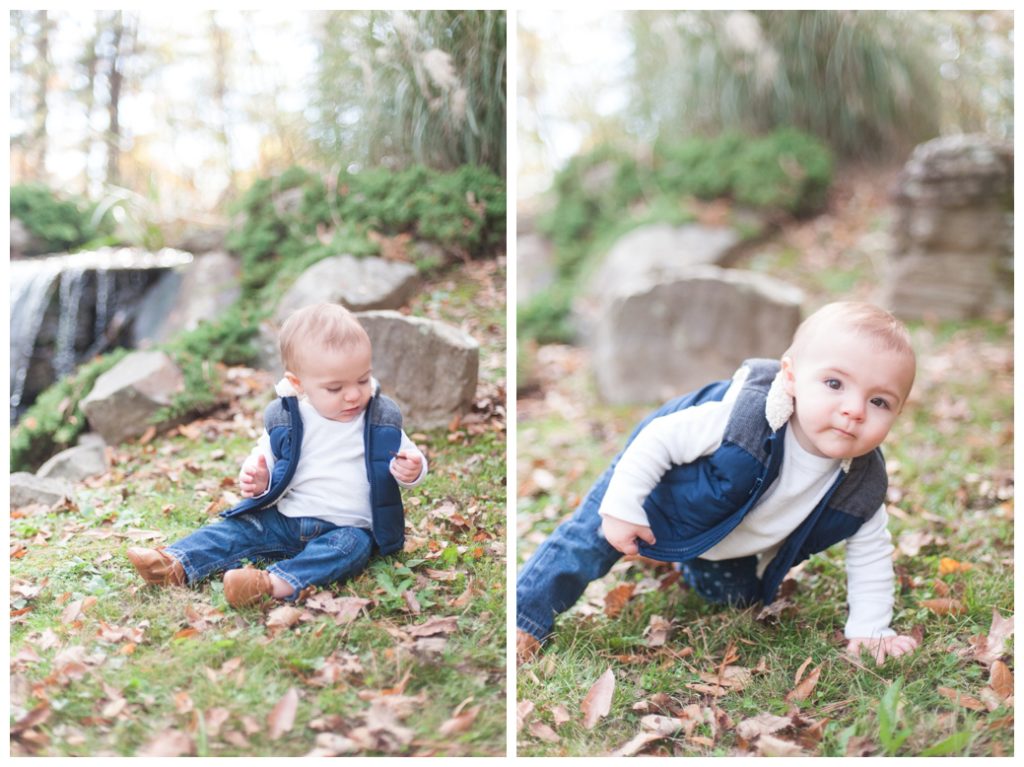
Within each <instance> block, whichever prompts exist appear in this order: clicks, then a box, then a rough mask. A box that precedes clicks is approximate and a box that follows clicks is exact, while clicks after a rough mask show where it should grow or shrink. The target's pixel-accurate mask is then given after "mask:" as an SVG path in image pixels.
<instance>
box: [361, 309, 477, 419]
mask: <svg viewBox="0 0 1024 767" xmlns="http://www.w3.org/2000/svg"><path fill="white" fill-rule="evenodd" d="M356 316H357V317H358V318H359V321H360V322H361V323H362V324H363V327H365V328H366V332H367V333H368V334H369V336H370V341H371V342H372V344H373V374H374V376H375V377H376V378H377V379H378V380H379V381H380V383H381V388H382V389H383V391H384V393H385V394H387V395H388V396H389V397H391V398H392V399H394V400H395V401H396V402H397V403H398V405H399V406H400V407H401V408H402V412H403V414H404V415H405V420H406V423H407V424H411V425H414V426H416V427H418V428H430V427H434V426H442V425H445V424H447V423H448V422H449V421H450V420H451V419H452V417H453V416H455V415H459V414H461V413H464V412H466V411H467V410H468V409H469V408H470V407H472V405H473V401H474V399H475V396H476V384H477V375H478V372H479V367H480V347H479V344H477V342H476V341H475V340H474V339H473V338H472V337H471V336H469V335H467V334H466V333H463V332H462V331H461V330H459V329H458V328H455V327H452V326H451V325H446V324H445V323H443V322H437V321H435V320H428V319H423V318H421V317H406V316H404V315H402V314H399V313H398V312H392V311H374V312H361V313H359V314H357V315H356Z"/></svg>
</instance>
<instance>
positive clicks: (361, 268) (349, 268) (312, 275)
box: [274, 255, 419, 325]
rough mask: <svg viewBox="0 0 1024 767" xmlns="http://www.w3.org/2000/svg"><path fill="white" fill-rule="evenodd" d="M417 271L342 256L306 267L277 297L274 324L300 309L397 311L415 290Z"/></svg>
mask: <svg viewBox="0 0 1024 767" xmlns="http://www.w3.org/2000/svg"><path fill="white" fill-rule="evenodd" d="M418 283H419V272H418V271H417V270H416V267H414V266H412V265H411V264H407V263H404V262H401V261H387V260H385V259H382V258H356V257H355V256H349V255H342V256H335V257H333V258H325V259H323V260H322V261H318V262H317V263H315V264H313V266H311V267H309V269H307V270H306V271H305V272H303V273H302V276H301V277H299V279H298V280H296V281H295V284H294V285H292V287H291V288H290V289H289V290H288V292H287V293H285V294H284V296H282V297H281V300H280V302H279V303H278V305H277V311H276V312H275V313H274V319H275V321H276V322H277V324H278V325H280V324H281V323H283V322H284V321H285V320H286V319H287V318H288V315H290V314H291V313H292V312H294V311H295V310H296V309H301V308H302V307H303V306H308V305H310V304H318V303H321V302H328V303H336V304H341V305H343V306H345V307H347V308H349V309H351V310H352V311H354V312H360V311H370V310H375V309H398V308H399V307H401V306H403V305H404V304H406V303H407V302H408V301H409V299H410V298H412V296H413V294H414V293H415V291H416V287H417V285H418Z"/></svg>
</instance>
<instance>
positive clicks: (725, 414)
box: [599, 400, 731, 554]
mask: <svg viewBox="0 0 1024 767" xmlns="http://www.w3.org/2000/svg"><path fill="white" fill-rule="evenodd" d="M730 411H731V407H730V405H729V401H728V400H723V401H722V402H708V403H705V404H703V405H698V406H696V407H691V408H687V409H686V410H680V411H678V412H676V413H670V414H668V415H664V416H661V417H659V418H655V419H654V420H652V421H651V422H650V423H648V424H647V425H646V426H645V427H644V428H643V429H641V430H640V433H639V434H637V435H636V437H635V438H634V439H633V441H632V442H631V443H630V444H629V447H627V448H626V450H625V451H624V452H623V454H622V457H621V458H619V462H618V463H617V464H616V466H615V470H614V471H613V472H612V478H611V480H610V482H609V483H608V489H607V490H606V491H605V494H604V498H603V499H602V501H601V508H600V509H599V513H600V514H601V517H602V523H601V530H602V532H603V533H604V537H605V538H606V539H607V541H608V543H609V544H611V545H612V546H613V547H614V548H615V549H617V550H618V551H621V552H622V553H623V554H635V553H636V552H637V543H636V539H637V538H640V539H641V540H644V541H646V542H647V543H650V544H653V543H654V535H653V533H652V532H651V528H650V525H649V523H648V521H647V513H646V512H645V511H644V508H643V503H644V501H645V500H646V499H647V496H648V495H650V493H651V491H652V490H653V489H654V487H655V486H656V485H657V484H658V482H660V481H661V478H662V477H663V476H664V475H665V473H666V472H667V471H668V470H669V469H670V468H671V467H672V465H673V464H684V463H690V462H691V461H694V460H696V459H697V458H699V457H700V456H702V455H707V454H708V453H711V452H713V451H714V450H715V449H716V448H717V447H718V446H719V445H720V444H721V442H722V433H723V432H724V429H725V423H726V422H727V421H728V418H729V413H730Z"/></svg>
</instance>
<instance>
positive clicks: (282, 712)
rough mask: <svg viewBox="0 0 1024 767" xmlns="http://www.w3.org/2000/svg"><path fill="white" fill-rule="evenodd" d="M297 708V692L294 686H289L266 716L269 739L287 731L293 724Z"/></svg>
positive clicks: (276, 737) (274, 738)
mask: <svg viewBox="0 0 1024 767" xmlns="http://www.w3.org/2000/svg"><path fill="white" fill-rule="evenodd" d="M298 708H299V693H298V690H296V689H295V688H294V687H289V688H288V692H286V693H285V694H284V695H283V696H282V697H281V700H279V701H278V702H277V703H276V704H275V706H274V708H273V709H272V710H271V712H270V714H269V715H268V716H267V724H268V725H269V727H270V733H269V734H270V739H271V740H277V739H278V738H280V737H281V736H282V735H284V734H285V733H286V732H288V731H289V730H290V729H291V728H292V726H293V725H294V724H295V712H296V711H297V710H298Z"/></svg>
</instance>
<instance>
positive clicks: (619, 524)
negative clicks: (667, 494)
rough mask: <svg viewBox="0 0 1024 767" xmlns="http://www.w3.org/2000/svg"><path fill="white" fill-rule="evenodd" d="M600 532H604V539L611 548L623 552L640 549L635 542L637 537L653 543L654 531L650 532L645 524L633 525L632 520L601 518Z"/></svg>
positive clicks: (634, 552)
mask: <svg viewBox="0 0 1024 767" xmlns="http://www.w3.org/2000/svg"><path fill="white" fill-rule="evenodd" d="M601 532H602V533H604V537H605V539H606V540H607V541H608V543H609V544H611V546H612V548H614V549H616V550H618V551H621V552H622V553H623V554H636V553H637V552H638V551H639V550H640V547H639V546H637V543H636V539H637V538H640V539H641V540H644V541H647V543H649V544H651V545H652V546H653V545H654V533H653V532H651V528H649V527H647V526H645V525H634V524H633V523H632V522H626V521H625V520H622V519H616V518H615V517H602V518H601Z"/></svg>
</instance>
